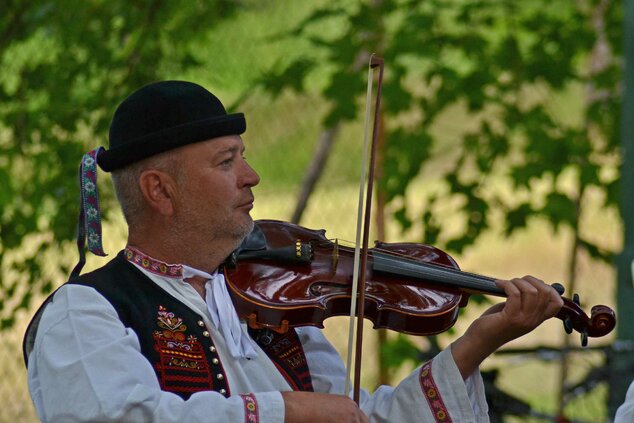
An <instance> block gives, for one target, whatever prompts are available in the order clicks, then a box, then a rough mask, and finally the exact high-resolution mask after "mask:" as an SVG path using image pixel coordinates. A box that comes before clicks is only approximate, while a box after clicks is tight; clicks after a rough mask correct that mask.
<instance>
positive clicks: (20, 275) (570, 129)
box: [0, 0, 634, 422]
mask: <svg viewBox="0 0 634 423" xmlns="http://www.w3.org/2000/svg"><path fill="white" fill-rule="evenodd" d="M627 8H631V6H629V5H628V4H627V3H625V4H623V3H622V2H618V1H616V0H576V1H570V0H532V1H530V2H517V1H513V0H426V1H408V0H363V1H349V0H348V1H344V0H340V1H337V0H313V1H310V2H301V1H294V0H272V1H266V2H263V1H258V0H233V1H228V0H226V1H225V0H206V1H203V0H190V1H161V0H131V1H125V2H124V1H105V0H81V1H80V0H31V1H26V0H4V1H2V2H0V69H1V72H0V264H1V273H0V278H1V280H0V329H1V331H0V340H1V341H2V342H0V380H2V383H0V396H1V397H2V398H4V399H5V400H4V405H3V407H0V422H15V421H20V422H34V421H37V417H36V415H35V413H34V411H33V406H32V404H31V401H30V398H29V395H28V390H27V386H26V371H25V368H24V364H23V359H22V352H21V342H22V335H23V333H24V330H25V328H26V325H27V324H28V322H29V321H30V319H31V316H32V315H33V313H34V312H35V310H36V309H37V307H38V306H39V304H40V303H41V301H42V300H43V299H44V298H45V297H46V296H47V295H48V294H49V293H50V292H51V291H52V290H53V289H55V288H56V287H57V286H59V285H60V284H62V283H63V282H64V281H65V280H66V278H67V277H68V274H69V273H70V269H72V267H73V266H74V264H75V263H76V261H77V259H78V254H77V247H76V245H75V240H74V238H75V235H76V231H77V229H76V225H77V215H78V212H79V189H78V182H77V172H78V164H79V161H80V158H81V155H82V154H83V153H84V152H87V151H88V150H91V149H93V148H96V147H98V146H106V147H107V142H108V137H107V135H108V125H109V122H110V119H111V116H112V113H113V111H114V109H115V108H116V106H117V105H118V104H119V102H120V101H121V100H122V99H123V98H125V97H126V96H127V95H128V94H129V93H130V92H132V91H133V90H135V89H136V88H138V87H140V86H142V85H144V84H147V83H149V82H153V81H156V80H163V79H185V80H190V81H193V82H197V83H199V84H201V85H203V86H205V87H206V88H208V89H209V90H210V91H212V92H213V93H215V94H216V95H217V96H218V97H219V98H221V99H222V101H223V102H224V104H225V106H226V107H227V108H228V109H230V111H240V112H243V113H245V115H246V117H247V123H248V124H247V132H246V134H245V135H244V140H245V144H246V146H247V151H246V157H247V159H248V160H249V162H250V163H251V165H252V166H253V167H254V168H255V169H256V170H257V171H258V172H259V174H260V176H261V178H262V182H261V183H260V185H259V186H258V187H256V189H255V195H256V203H255V209H254V211H253V216H254V218H256V219H265V218H266V219H279V220H284V221H292V222H296V223H299V224H300V225H302V226H306V227H309V228H313V229H325V230H326V236H327V237H328V238H331V239H333V240H334V239H337V240H338V242H339V243H340V244H342V245H350V241H351V240H354V239H355V228H356V216H357V198H358V191H359V188H358V185H359V174H360V169H361V157H362V144H363V133H364V116H365V92H366V84H367V79H368V74H367V67H368V60H369V58H370V55H371V54H376V55H378V56H380V57H383V58H384V59H385V77H384V85H383V94H382V98H381V100H382V109H381V112H380V119H379V137H378V140H379V148H378V157H377V166H376V183H375V191H374V197H373V211H372V213H373V215H372V235H371V237H370V239H371V240H383V241H386V242H399V241H408V242H416V243H424V244H429V245H433V246H436V247H438V248H441V249H443V250H444V251H446V252H447V253H448V254H450V255H451V256H452V257H453V258H454V259H455V260H456V261H457V263H458V264H459V265H460V267H461V269H463V270H465V271H469V272H473V273H479V274H483V275H488V276H493V277H498V278H512V277H515V276H523V275H525V274H532V275H535V276H537V277H540V278H541V279H544V280H545V281H549V282H559V283H561V284H562V285H564V287H565V288H566V294H565V295H566V296H567V297H569V298H573V294H578V298H579V305H580V307H581V308H582V309H583V310H584V311H585V312H586V313H588V314H589V313H590V310H591V308H592V306H594V305H597V304H603V305H606V306H608V307H610V308H612V309H614V310H615V311H616V313H617V328H616V329H615V330H614V331H613V332H612V333H610V334H609V335H607V336H605V337H601V338H590V339H589V345H588V347H586V348H581V346H580V340H579V334H578V333H576V332H575V333H573V334H571V335H567V334H566V333H565V331H564V330H563V327H562V322H561V321H560V320H558V319H552V321H548V322H546V323H545V324H544V325H542V326H541V327H540V328H538V329H537V330H536V331H535V332H533V333H531V334H530V335H528V336H526V337H524V338H522V339H519V340H516V341H515V342H513V343H511V344H508V345H507V346H505V347H504V348H503V349H502V350H501V351H500V352H499V353H498V354H496V355H495V356H493V357H491V358H490V359H489V360H487V361H486V362H485V363H484V365H483V367H482V370H483V372H484V375H485V376H486V381H487V392H488V399H489V403H490V405H491V420H492V421H507V422H538V421H558V422H565V421H568V422H573V421H575V422H608V421H610V419H611V417H612V416H613V414H614V411H615V409H616V407H618V405H619V404H620V403H622V401H623V399H624V396H625V391H626V389H627V386H628V385H629V383H630V382H631V381H632V380H633V379H634V365H633V363H634V347H633V341H634V326H633V325H634V322H633V320H634V319H632V314H631V313H633V312H632V308H631V306H632V305H634V293H633V291H634V286H633V284H632V271H631V269H632V267H631V263H632V257H633V256H634V251H633V246H632V243H633V242H634V241H633V240H634V237H633V236H632V234H633V233H634V232H633V229H634V226H633V225H634V223H633V221H632V220H631V219H632V218H631V213H630V212H629V211H630V210H631V209H632V206H634V205H633V204H632V201H633V199H632V198H630V197H632V196H631V189H628V187H630V186H631V185H629V184H631V183H632V182H634V173H632V170H631V169H632V168H633V167H632V162H633V161H634V158H633V157H630V156H629V155H631V154H632V150H633V149H632V148H629V149H628V148H625V147H626V146H633V144H632V143H633V141H632V135H633V132H634V127H632V125H633V123H632V122H634V119H632V114H633V110H632V109H631V107H632V106H631V105H630V101H631V99H629V100H628V99H627V98H625V97H624V95H623V93H624V91H625V90H626V89H627V88H628V87H629V86H630V85H631V82H630V80H631V79H632V75H629V73H632V71H631V70H630V71H629V72H625V69H626V68H625V63H626V59H627V60H628V63H629V60H630V58H628V57H626V56H627V54H626V52H627V51H628V46H629V50H631V49H632V45H630V44H629V42H630V41H629V38H628V37H627V35H628V34H629V32H628V31H630V29H628V25H626V23H627V20H626V19H625V17H626V16H630V15H632V14H631V13H630V14H629V15H628V14H626V13H625V11H626V9H627ZM628 78H629V79H628ZM624 100H625V102H624ZM622 117H623V118H622ZM628 117H629V120H628V119H627V118H628ZM628 163H629V166H628ZM99 177H100V181H99V189H100V192H101V203H102V213H103V216H102V217H103V219H104V223H105V227H104V239H105V241H104V246H105V250H106V252H107V253H109V257H105V258H101V257H94V256H89V257H88V264H87V265H86V267H85V270H84V271H88V270H92V269H94V268H96V267H99V266H101V265H103V264H105V263H106V262H107V261H108V260H109V259H110V258H111V257H113V256H114V255H115V254H116V252H118V251H119V250H120V249H121V248H123V247H124V245H125V239H126V229H125V225H124V222H123V219H122V217H121V214H120V212H119V209H118V206H117V204H116V201H115V200H114V196H113V193H112V187H111V183H110V179H109V176H108V175H107V174H104V173H100V175H99ZM628 219H629V220H628ZM494 301H498V299H492V298H490V297H484V296H473V297H472V298H471V299H470V302H469V306H468V307H467V308H465V309H464V310H463V311H462V313H461V315H460V317H459V319H458V321H457V323H456V325H455V326H454V328H452V329H451V330H449V331H447V332H444V333H441V334H439V335H436V336H433V337H415V336H406V335H402V334H398V333H396V332H393V331H385V330H374V329H372V323H371V322H366V324H367V327H366V332H365V333H366V335H365V342H364V353H363V367H362V369H363V373H362V385H363V387H365V388H367V389H370V390H372V389H374V388H375V387H376V386H378V385H379V384H382V383H398V381H399V380H400V379H401V378H402V377H403V376H405V375H406V374H408V372H410V371H411V370H412V369H413V368H414V367H416V366H418V365H419V364H420V363H421V361H424V360H426V359H428V358H430V357H431V356H433V354H434V353H435V352H436V351H438V350H439V349H441V348H444V347H446V346H447V345H449V343H450V342H451V341H452V340H453V339H455V338H456V337H457V336H458V335H459V334H460V333H462V332H463V330H464V329H465V328H466V327H467V326H468V325H469V323H470V322H471V321H472V320H473V319H474V318H476V317H477V316H478V315H479V314H480V313H481V312H482V311H483V310H484V309H485V308H486V307H488V306H489V305H490V304H491V303H492V302H494ZM325 325H326V331H327V335H328V337H329V338H330V339H331V340H332V342H333V343H334V344H335V346H336V347H337V348H338V350H339V351H340V353H341V355H342V357H343V358H344V360H345V359H346V357H347V351H346V350H347V331H348V320H347V319H346V318H343V317H335V318H332V319H329V320H327V321H326V322H325ZM60 388H61V389H63V387H60Z"/></svg>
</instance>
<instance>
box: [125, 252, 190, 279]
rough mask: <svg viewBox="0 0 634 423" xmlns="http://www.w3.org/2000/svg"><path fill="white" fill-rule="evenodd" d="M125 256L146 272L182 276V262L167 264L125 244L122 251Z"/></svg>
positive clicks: (174, 276)
mask: <svg viewBox="0 0 634 423" xmlns="http://www.w3.org/2000/svg"><path fill="white" fill-rule="evenodd" d="M124 254H125V257H126V258H127V259H128V261H130V262H132V263H136V264H138V265H139V266H141V267H142V268H144V269H145V270H147V271H148V272H151V273H154V274H156V275H160V276H167V277H170V278H182V277H183V265H182V264H168V263H165V262H162V261H160V260H156V259H154V258H152V257H150V256H148V255H146V254H144V253H142V252H141V251H139V250H137V249H136V248H134V247H130V246H127V247H126V248H125V251H124Z"/></svg>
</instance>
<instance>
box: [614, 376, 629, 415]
mask: <svg viewBox="0 0 634 423" xmlns="http://www.w3.org/2000/svg"><path fill="white" fill-rule="evenodd" d="M633 422H634V382H632V383H631V384H630V387H629V388H628V390H627V394H625V401H624V402H623V404H621V406H620V407H619V408H618V410H616V415H615V416H614V423H633Z"/></svg>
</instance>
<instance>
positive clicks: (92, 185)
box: [78, 147, 106, 256]
mask: <svg viewBox="0 0 634 423" xmlns="http://www.w3.org/2000/svg"><path fill="white" fill-rule="evenodd" d="M102 150H103V147H99V148H95V149H94V150H92V151H89V152H88V153H86V154H84V157H83V159H82V162H81V165H80V173H79V183H80V190H81V212H80V216H79V230H80V233H79V237H80V238H81V239H82V241H81V245H79V244H78V245H79V248H80V250H82V249H83V239H84V237H87V240H88V251H90V252H92V253H93V254H96V255H98V256H105V255H106V253H104V251H103V246H102V245H101V216H100V214H99V193H98V192H97V166H96V163H97V161H96V160H95V158H96V157H97V155H99V153H101V151H102Z"/></svg>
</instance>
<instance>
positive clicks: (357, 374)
mask: <svg viewBox="0 0 634 423" xmlns="http://www.w3.org/2000/svg"><path fill="white" fill-rule="evenodd" d="M377 67H378V68H379V75H378V80H377V92H376V102H375V106H374V123H373V127H372V144H371V147H370V164H369V166H368V176H367V180H368V183H367V188H366V193H365V211H363V209H364V207H363V203H364V195H363V184H364V182H365V179H366V176H365V175H366V171H365V169H366V163H367V150H368V142H367V141H368V127H369V121H370V114H371V110H370V109H371V107H370V106H371V101H372V80H373V76H374V72H373V70H374V68H377ZM382 85H383V59H382V58H380V57H376V56H375V55H374V54H372V56H371V57H370V62H369V64H368V89H367V93H366V106H365V109H366V114H365V126H364V137H363V138H364V140H363V157H362V160H361V176H360V179H361V180H360V184H359V205H358V211H357V235H356V242H355V254H354V270H353V274H352V292H353V293H354V292H356V293H357V295H351V301H350V332H349V336H348V362H347V366H346V368H347V371H348V374H347V377H346V384H345V388H344V394H345V395H347V394H348V392H349V386H348V385H349V380H350V371H351V368H352V363H351V360H352V354H351V353H350V351H352V344H353V336H354V332H353V329H354V326H355V325H354V323H355V310H356V311H357V312H356V345H355V348H354V351H355V358H354V383H353V396H352V398H353V400H354V401H355V402H356V403H357V404H359V391H360V384H361V355H362V349H361V346H362V345H363V319H364V315H365V279H366V265H367V261H368V240H369V236H370V218H371V213H370V211H371V209H372V190H373V186H374V166H375V161H376V149H377V139H378V133H379V131H378V129H379V113H380V111H381V88H382ZM362 215H363V241H362V243H361V244H360V242H359V238H360V234H361V220H362V219H361V216H362ZM357 302H358V306H357Z"/></svg>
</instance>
